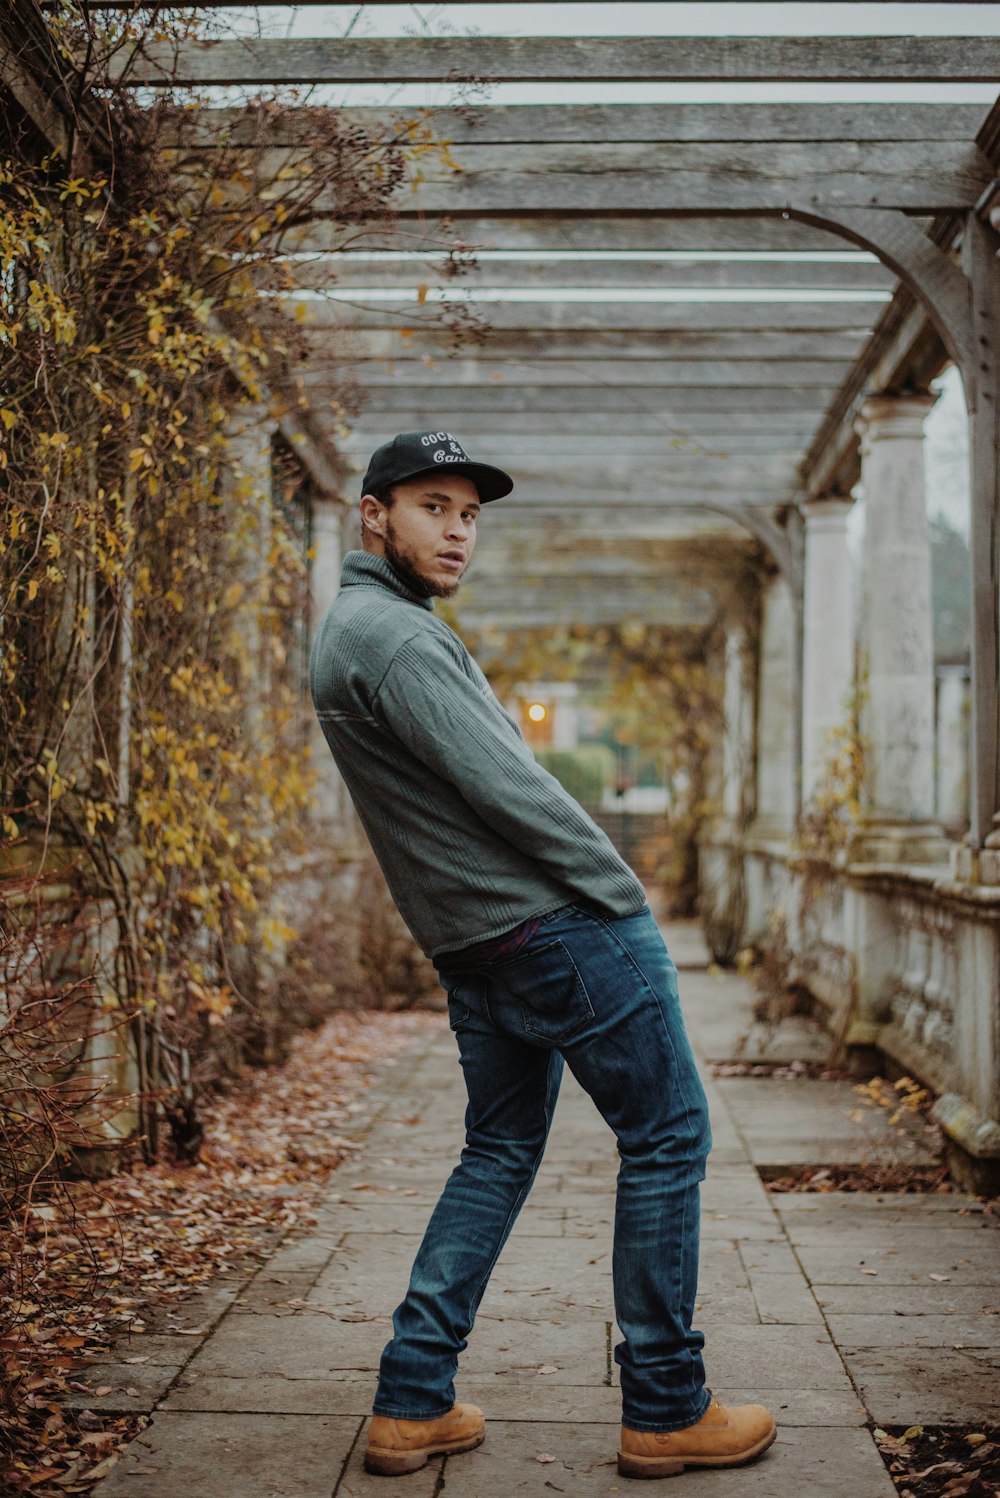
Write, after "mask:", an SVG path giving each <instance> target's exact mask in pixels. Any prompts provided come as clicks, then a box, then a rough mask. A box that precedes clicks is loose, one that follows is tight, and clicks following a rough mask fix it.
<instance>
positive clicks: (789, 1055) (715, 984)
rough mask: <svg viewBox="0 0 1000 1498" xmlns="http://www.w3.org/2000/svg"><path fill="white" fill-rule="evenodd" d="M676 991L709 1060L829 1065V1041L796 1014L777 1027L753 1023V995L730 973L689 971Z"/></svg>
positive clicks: (749, 986)
mask: <svg viewBox="0 0 1000 1498" xmlns="http://www.w3.org/2000/svg"><path fill="white" fill-rule="evenodd" d="M678 966H679V964H678ZM680 990H681V997H682V1000H683V1002H684V1012H685V1015H686V1016H687V1020H688V1028H689V1030H690V1031H691V1035H692V1038H693V1039H694V1042H695V1045H696V1047H697V1049H698V1051H699V1053H700V1054H701V1055H702V1056H704V1057H705V1058H706V1060H708V1061H746V1062H766V1063H768V1064H773V1063H776V1064H779V1065H781V1064H786V1063H788V1062H790V1061H815V1062H819V1063H820V1064H823V1063H825V1062H827V1061H828V1060H829V1057H830V1050H831V1044H832V1043H831V1039H830V1036H829V1035H827V1034H826V1033H825V1032H824V1031H822V1030H820V1028H819V1027H818V1026H817V1025H815V1024H813V1023H812V1022H811V1021H809V1020H808V1019H806V1018H804V1017H802V1016H798V1015H796V1016H792V1017H790V1018H789V1019H786V1020H783V1021H782V1022H781V1024H780V1025H779V1026H768V1025H763V1024H761V1023H760V1022H759V1021H758V1020H756V1019H755V1018H754V1014H753V1006H754V1002H755V1000H756V993H755V991H754V988H753V985H752V983H750V982H749V981H748V980H747V979H745V978H740V977H737V976H736V975H735V974H734V973H729V972H726V973H723V972H718V971H709V972H701V973H698V972H689V973H684V974H682V975H681V980H680Z"/></svg>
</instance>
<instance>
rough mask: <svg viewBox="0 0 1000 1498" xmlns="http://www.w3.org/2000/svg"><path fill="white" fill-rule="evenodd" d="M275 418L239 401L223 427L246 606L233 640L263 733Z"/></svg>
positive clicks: (257, 730) (236, 568) (257, 732)
mask: <svg viewBox="0 0 1000 1498" xmlns="http://www.w3.org/2000/svg"><path fill="white" fill-rule="evenodd" d="M277 426H278V423H277V421H276V419H275V418H274V417H273V416H271V414H270V413H269V411H268V410H267V408H266V407H264V406H259V405H247V406H239V407H237V409H236V410H235V411H234V412H233V414H232V417H231V418H230V423H229V429H228V433H227V446H228V451H229V466H228V474H227V483H228V487H229V494H230V496H231V500H232V504H231V510H232V513H231V518H230V526H231V530H230V545H231V547H232V554H233V574H234V580H236V581H238V582H240V583H241V584H242V586H243V590H244V591H243V598H244V601H245V607H243V608H241V609H240V610H239V615H238V621H237V624H236V635H237V640H236V644H237V646H238V658H239V661H240V669H241V674H242V688H243V694H244V698H245V701H246V721H247V730H248V732H249V733H250V734H251V735H252V736H254V738H256V739H257V740H258V741H262V740H263V739H264V738H266V736H267V733H268V725H267V723H266V722H265V703H266V700H267V694H268V681H269V677H270V669H269V666H270V663H269V658H268V652H267V651H266V650H265V648H264V641H263V638H262V636H261V629H260V610H261V608H262V607H263V606H264V605H265V604H266V601H267V598H268V596H269V592H270V568H269V566H268V554H269V551H270V545H271V505H272V503H273V454H272V448H271V439H272V437H273V436H274V433H275V431H276V430H277Z"/></svg>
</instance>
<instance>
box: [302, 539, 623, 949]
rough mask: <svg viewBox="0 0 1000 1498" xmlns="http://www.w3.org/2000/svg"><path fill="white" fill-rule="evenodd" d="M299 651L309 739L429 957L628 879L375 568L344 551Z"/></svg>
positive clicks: (427, 610)
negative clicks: (309, 710) (327, 763)
mask: <svg viewBox="0 0 1000 1498" xmlns="http://www.w3.org/2000/svg"><path fill="white" fill-rule="evenodd" d="M340 581H341V591H340V593H339V594H338V595H337V597H336V598H335V599H334V601H333V603H332V604H331V606H330V608H329V609H328V610H327V612H326V614H325V615H324V617H323V619H322V621H321V623H320V626H319V629H318V631H317V634H316V639H315V641H314V643H313V648H312V656H311V661H310V685H311V689H312V697H313V702H314V704H315V707H316V712H317V714H318V716H319V721H320V724H321V725H322V728H323V733H324V735H325V736H326V741H327V743H328V744H329V746H330V749H331V751H332V753H333V757H334V759H335V760H336V762H337V765H338V767H339V769H340V772H341V774H342V775H343V777H344V780H345V782H346V784H347V788H348V790H349V792H350V794H351V799H352V800H353V802H354V805H355V807H356V808H357V811H358V815H359V816H360V818H361V822H362V824H363V826H364V829H365V831H366V833H367V834H368V838H369V840H370V842H371V845H372V848H373V850H374V852H375V856H376V857H377V859H378V861H379V863H380V864H381V866H382V869H383V871H384V873H385V876H386V879H387V881H388V884H389V888H390V890H391V892H392V896H393V899H394V900H395V901H396V904H397V905H398V907H399V910H400V913H401V914H402V916H403V919H404V920H405V921H406V923H407V925H408V926H409V928H410V930H411V931H412V932H413V935H414V937H415V938H416V940H417V941H418V942H419V944H420V946H421V947H422V948H423V950H424V951H425V952H426V953H427V954H428V955H429V956H431V957H437V956H439V955H441V954H442V953H444V952H450V951H454V950H456V949H458V948H460V947H463V946H467V945H469V944H470V943H472V942H478V941H484V940H486V939H488V938H490V937H493V936H500V935H502V934H503V933H504V932H506V931H509V930H511V929H512V928H513V927H514V926H517V925H519V924H520V923H521V922H522V921H524V920H527V919H528V917H529V916H532V915H539V914H542V913H543V912H545V911H547V910H554V909H555V908H556V907H557V906H559V905H565V904H567V903H572V902H575V901H584V902H587V903H589V904H592V905H595V906H597V907H598V909H600V910H601V911H602V912H604V913H605V914H607V915H609V916H612V917H614V916H624V915H631V914H632V913H633V912H635V911H638V910H641V909H642V907H643V905H644V904H645V900H646V896H645V891H644V890H643V887H642V885H641V884H640V883H639V880H638V879H637V878H636V876H635V875H634V874H633V873H632V871H631V869H630V868H629V867H628V865H627V864H626V863H624V862H623V860H622V859H621V858H620V857H619V856H618V854H617V853H616V851H615V849H614V848H613V846H612V845H611V843H610V841H609V840H608V838H607V837H606V836H605V834H604V833H603V832H602V831H601V830H600V828H599V827H597V826H596V824H595V823H594V822H593V821H592V820H591V819H590V817H588V816H587V814H586V812H584V811H583V810H582V809H581V807H579V806H578V805H577V803H576V802H575V801H574V800H573V798H572V797H571V796H569V795H568V794H567V793H566V791H565V790H563V788H562V786H561V785H560V784H559V782H558V781H557V780H556V779H555V778H554V777H553V776H552V775H550V774H549V773H548V771H547V770H543V769H542V767H541V766H540V765H539V764H538V763H537V762H536V761H535V759H534V756H533V755H532V753H531V750H530V749H529V748H528V746H527V745H526V744H525V742H524V740H523V738H522V737H521V733H520V730H519V729H518V727H517V724H516V723H515V722H514V720H513V718H511V717H510V715H509V714H508V713H506V712H505V711H504V709H503V708H502V707H501V705H500V703H499V702H498V701H497V699H496V697H495V696H494V695H493V691H492V689H491V688H490V685H489V683H488V682H487V680H486V678H485V676H484V675H483V673H482V671H480V669H479V667H478V666H477V665H476V663H475V661H474V660H473V659H472V657H471V656H470V655H469V652H468V651H467V650H466V648H465V646H464V645H463V644H462V642H461V641H460V640H459V638H458V636H457V635H456V634H455V633H454V631H453V630H451V629H449V628H448V626H447V625H446V624H444V623H443V622H442V621H441V620H440V619H438V618H437V616H436V615H435V613H434V608H433V603H432V602H431V600H430V599H429V598H426V597H424V596H422V595H421V594H419V593H415V592H414V591H413V590H412V589H411V588H410V587H409V586H408V585H407V584H406V583H405V582H404V581H403V580H402V579H401V578H400V577H399V575H398V574H397V573H396V572H395V571H394V569H393V568H392V566H391V565H390V564H389V562H387V561H386V560H385V559H384V558H383V557H377V556H375V555H373V554H371V553H369V552H364V551H351V552H348V553H347V556H346V557H345V558H344V565H343V572H342V574H341V580H340Z"/></svg>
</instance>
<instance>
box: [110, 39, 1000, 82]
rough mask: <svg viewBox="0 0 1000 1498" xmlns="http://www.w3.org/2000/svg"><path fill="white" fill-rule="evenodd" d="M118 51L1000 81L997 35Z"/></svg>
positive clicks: (404, 68) (312, 75)
mask: <svg viewBox="0 0 1000 1498" xmlns="http://www.w3.org/2000/svg"><path fill="white" fill-rule="evenodd" d="M138 51H139V55H134V54H133V53H131V52H130V51H129V50H127V49H123V50H122V51H120V52H119V53H118V54H117V55H116V57H115V58H114V59H113V60H112V76H113V77H116V78H117V77H123V76H127V77H128V78H129V79H130V80H131V81H132V82H133V83H135V84H152V85H154V86H155V85H157V84H160V85H162V84H172V85H176V86H184V87H187V86H198V87H201V86H204V85H206V84H228V83H252V84H266V83H297V84H310V83H438V82H442V81H444V80H455V81H459V80H464V79H477V80H478V79H488V80H490V81H494V82H501V81H502V82H508V83H575V82H580V81H587V82H594V83H614V82H616V81H620V80H626V81H628V82H630V83H633V82H647V83H654V82H655V83H733V82H738V83H749V82H760V83H817V82H824V83H858V82H862V81H864V82H867V83H993V82H996V81H998V80H1000V39H998V38H996V37H989V36H987V37H973V38H970V37H947V36H934V37H912V36H871V37H854V36H822V37H800V36H793V37H767V36H758V37H754V36H718V37H702V36H681V37H674V36H666V37H664V36H644V37H547V36H538V37H535V36H532V37H420V38H410V37H400V38H391V39H383V38H367V37H366V38H363V39H360V38H353V37H352V38H349V39H347V40H341V39H330V38H325V37H323V38H318V39H316V38H305V39H285V38H283V39H280V40H274V39H264V40H262V39H258V38H247V39H245V40H239V41H233V40H225V41H202V42H186V43H184V44H183V45H182V46H180V47H177V46H175V45H173V44H171V43H164V42H149V41H147V42H143V43H142V45H141V48H139V49H138Z"/></svg>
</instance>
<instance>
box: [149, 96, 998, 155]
mask: <svg viewBox="0 0 1000 1498" xmlns="http://www.w3.org/2000/svg"><path fill="white" fill-rule="evenodd" d="M328 111H329V106H327V105H309V104H302V105H288V106H284V107H280V108H275V107H273V106H271V107H268V108H267V109H259V108H257V107H255V106H253V105H248V106H246V107H244V108H232V107H231V108H219V109H214V108H211V107H202V108H200V109H197V110H194V111H190V110H188V111H184V110H179V111H178V113H177V115H176V117H173V118H172V117H171V116H170V115H168V116H167V117H166V118H164V119H162V120H161V122H160V127H159V131H158V134H157V136H156V141H157V144H158V145H160V146H162V147H171V146H174V145H177V144H183V145H184V146H186V147H191V146H202V147H208V148H218V147H221V146H227V147H228V146H234V145H241V146H253V147H262V146H297V145H299V144H300V143H301V141H302V139H303V134H304V132H307V131H308V130H309V128H310V126H312V125H314V124H316V123H319V122H320V120H321V119H322V117H323V116H325V115H326V114H327V113H328ZM983 113H984V111H983V106H982V105H976V104H950V103H949V104H866V105H865V106H864V107H863V108H860V109H859V108H858V107H857V106H856V105H853V104H768V103H761V104H729V105H727V106H726V107H725V108H721V107H720V106H719V105H718V104H586V105H579V104H518V105H515V106H505V105H502V104H487V105H484V106H482V107H481V108H478V109H476V110H474V111H469V110H461V109H451V108H442V109H434V108H409V109H407V108H405V107H403V106H397V107H395V108H391V109H385V108H382V109H379V108H372V107H367V108H357V107H349V108H346V109H342V110H338V118H339V120H340V121H341V123H342V124H343V126H344V127H345V128H347V129H361V130H365V131H367V132H368V133H370V134H371V135H373V136H374V137H375V138H376V139H379V140H381V139H385V138H392V137H393V136H399V137H401V138H406V137H412V136H413V135H414V134H418V135H419V136H425V137H426V138H427V139H429V140H438V141H441V142H445V143H447V144H448V145H449V146H456V145H473V146H485V145H516V144H522V145H537V144H549V145H553V144H556V143H558V142H563V143H567V142H580V141H593V142H610V141H629V142H632V143H633V144H636V145H639V144H658V143H666V142H675V143H676V142H682V141H728V142H729V143H730V144H733V143H736V144H739V145H744V144H746V143H747V142H748V141H773V142H779V141H780V142H786V141H812V142H818V141H835V142H843V141H852V142H860V141H876V142H878V143H879V144H880V145H881V144H882V143H884V142H888V141H933V142H935V143H939V142H942V141H961V142H968V141H971V140H972V139H973V138H974V136H975V134H976V131H977V130H978V129H979V126H980V124H981V123H982V118H983Z"/></svg>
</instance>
